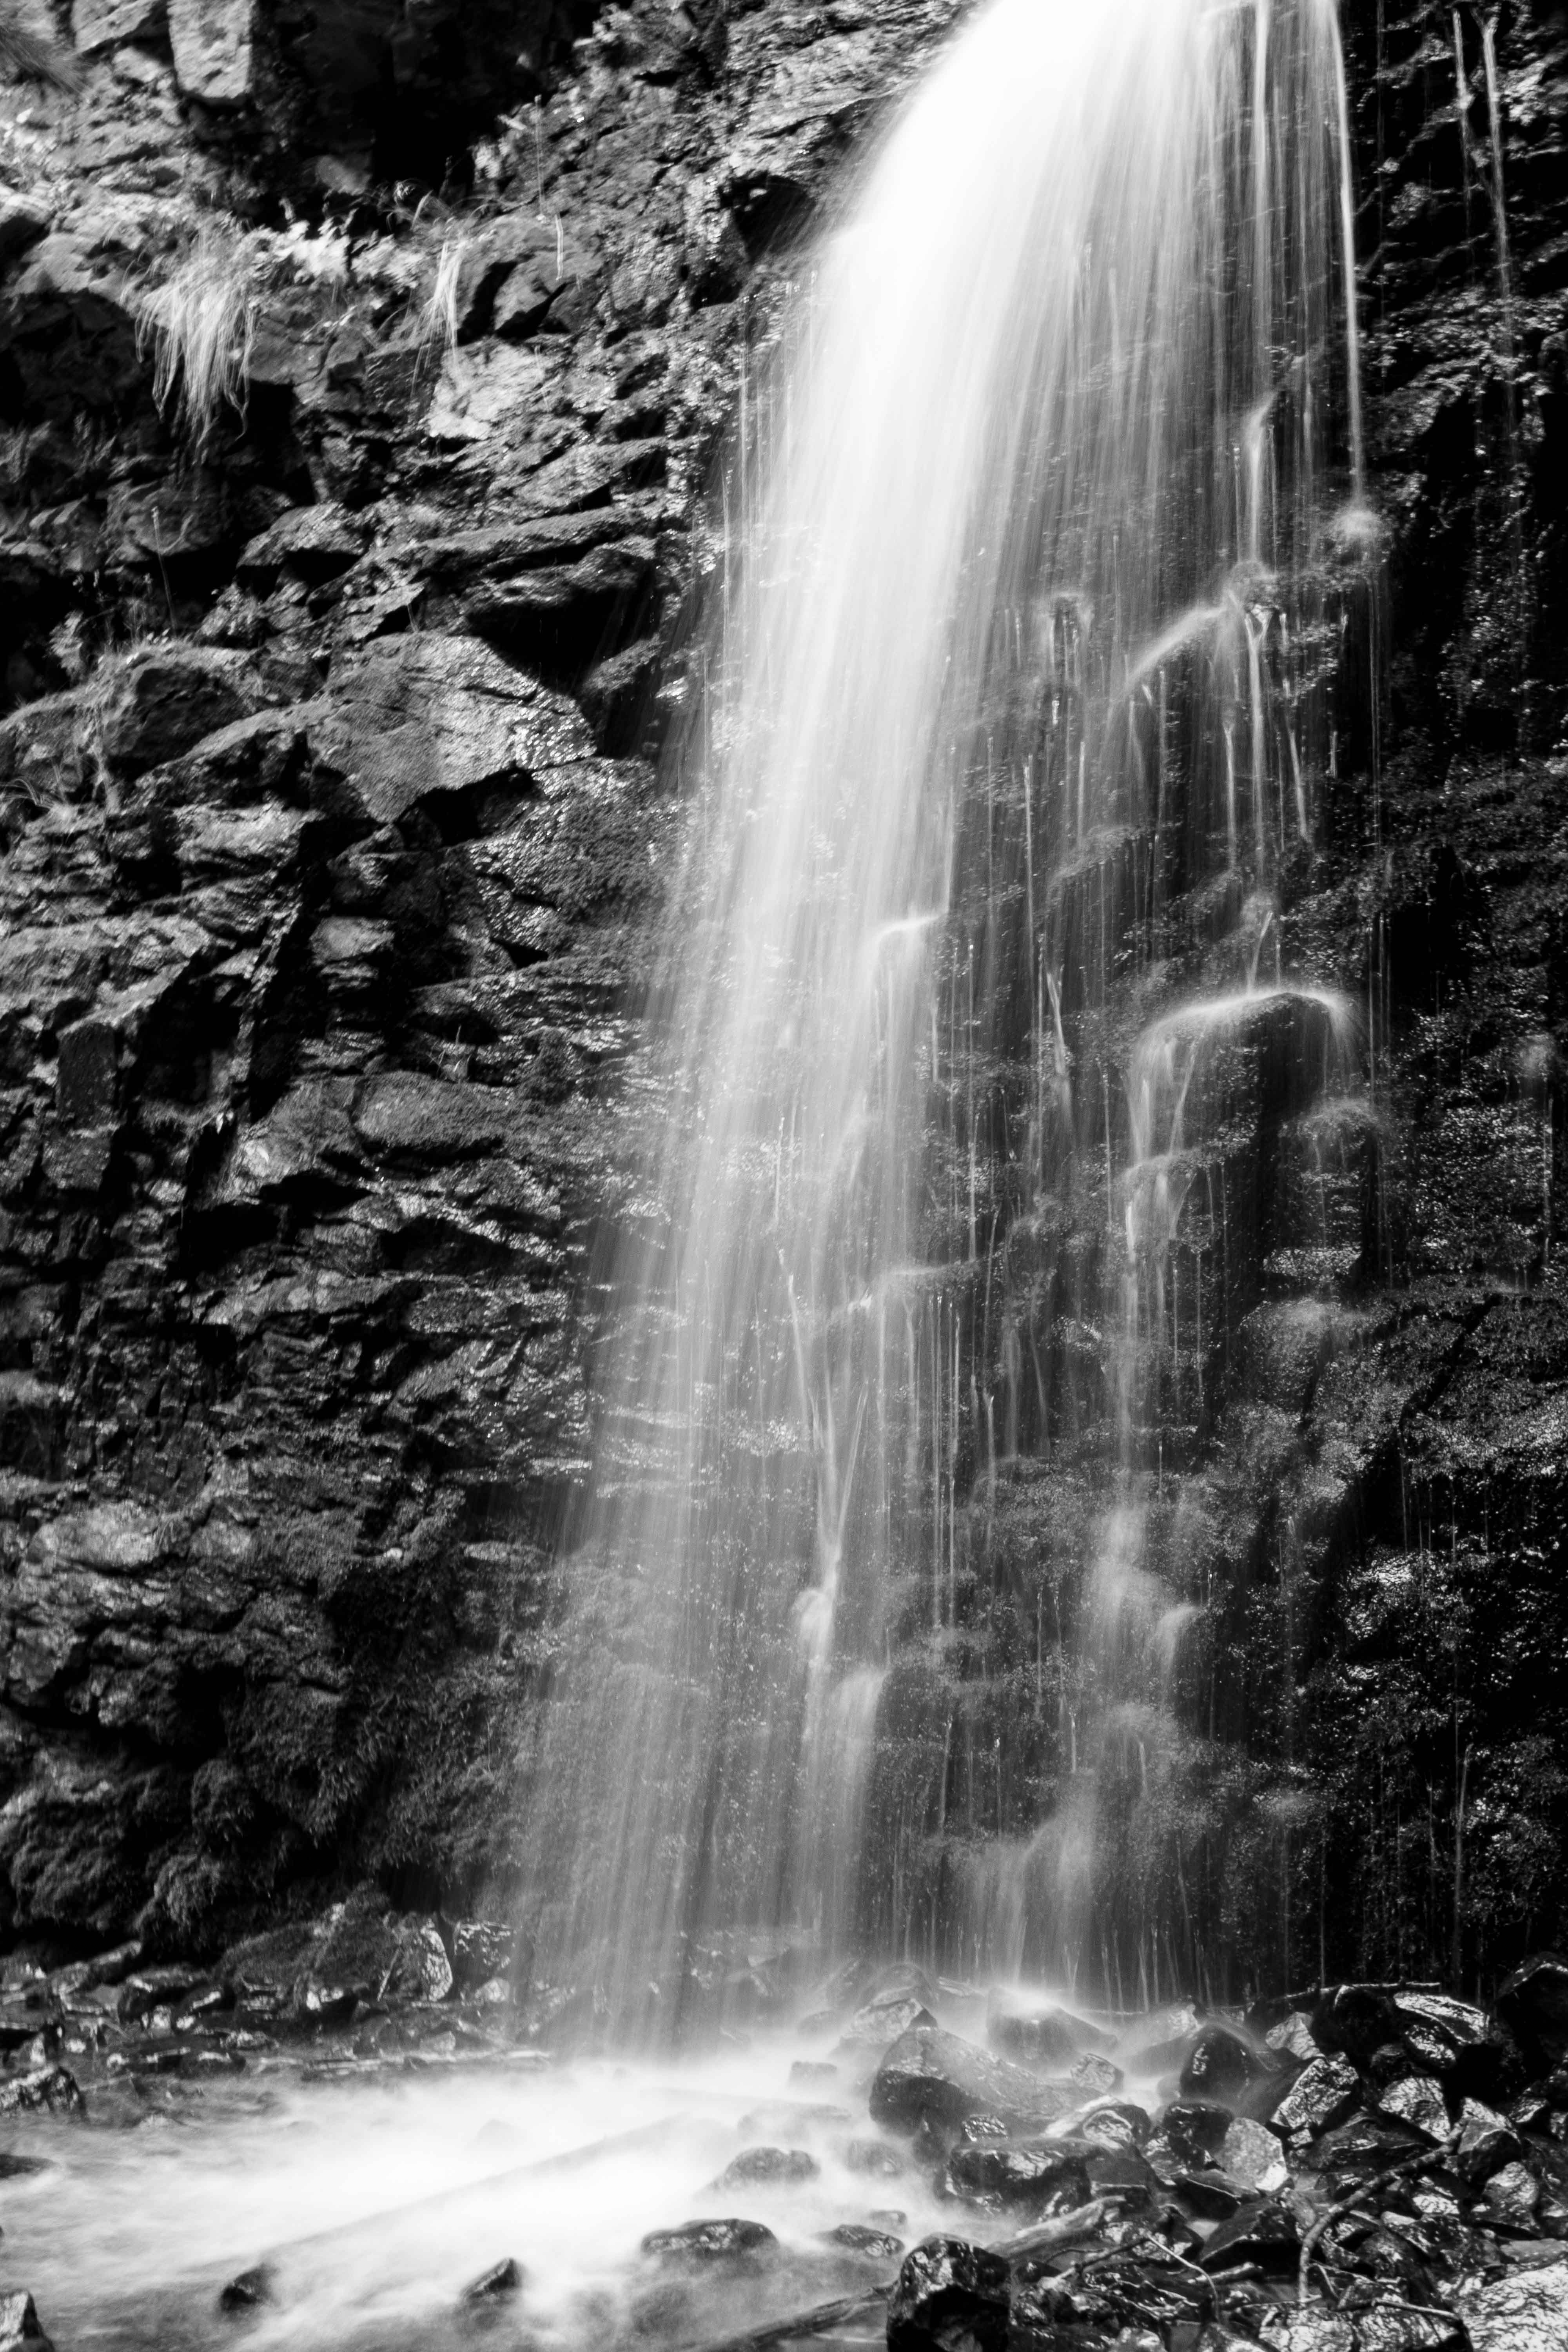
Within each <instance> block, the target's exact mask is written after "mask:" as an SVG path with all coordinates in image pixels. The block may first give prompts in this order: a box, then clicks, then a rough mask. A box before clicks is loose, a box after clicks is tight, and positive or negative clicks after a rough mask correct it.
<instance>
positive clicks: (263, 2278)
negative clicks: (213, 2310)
mask: <svg viewBox="0 0 1568 2352" xmlns="http://www.w3.org/2000/svg"><path fill="white" fill-rule="evenodd" d="M273 2284H274V2279H273V2272H272V2265H271V2263H256V2264H255V2265H254V2267H253V2268H252V2269H250V2270H247V2271H241V2272H240V2273H238V2275H237V2277H235V2278H231V2279H230V2280H229V2282H228V2284H227V2285H226V2287H225V2288H224V2289H223V2290H222V2292H221V2293H220V2294H219V2295H218V2299H217V2307H218V2309H219V2310H220V2311H259V2310H260V2309H261V2307H262V2305H264V2304H268V2303H270V2302H271V2300H272V2290H273Z"/></svg>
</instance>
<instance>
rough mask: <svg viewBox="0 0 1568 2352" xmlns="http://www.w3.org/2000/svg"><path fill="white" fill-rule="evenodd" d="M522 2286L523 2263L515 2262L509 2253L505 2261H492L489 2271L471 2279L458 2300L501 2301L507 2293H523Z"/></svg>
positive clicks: (483, 2302) (475, 2301)
mask: <svg viewBox="0 0 1568 2352" xmlns="http://www.w3.org/2000/svg"><path fill="white" fill-rule="evenodd" d="M522 2287H523V2270H522V2265H521V2263H517V2262H514V2261H513V2260H512V2258H511V2256H510V2254H509V2255H508V2256H507V2257H506V2259H505V2261H504V2262H499V2263H492V2264H491V2266H490V2268H489V2270H488V2271H481V2272H480V2273H479V2277H478V2278H476V2279H470V2280H469V2281H468V2285H467V2286H466V2287H465V2288H464V2289H463V2292H462V2294H461V2295H460V2296H459V2297H458V2301H459V2302H461V2303H478V2304H486V2303H499V2302H500V2301H501V2300H502V2299H503V2298H504V2297H505V2296H507V2295H512V2294H521V2292H522Z"/></svg>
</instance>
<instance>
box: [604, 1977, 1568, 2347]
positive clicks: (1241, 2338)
mask: <svg viewBox="0 0 1568 2352" xmlns="http://www.w3.org/2000/svg"><path fill="white" fill-rule="evenodd" d="M910 1975H911V1972H910V1971H908V1970H903V1971H899V1972H897V1974H896V1975H895V1977H894V1979H892V1980H891V1981H890V1982H889V1984H888V1985H887V1986H886V1988H885V1989H884V1991H883V1993H882V1995H881V1997H879V1998H877V1999H873V2000H872V2001H871V2002H869V2003H868V2005H867V2006H866V2007H864V2008H863V2009H862V2010H861V2011H859V2012H858V2014H857V2015H856V2017H855V2018H854V2019H853V2021H851V2023H850V2025H849V2027H848V2029H847V2032H846V2035H845V2038H844V2041H843V2042H841V2043H840V2053H839V2054H840V2060H841V2061H842V2062H844V2063H845V2064H846V2067H847V2071H851V2072H852V2071H853V2068H854V2063H855V2060H856V2058H857V2056H858V2055H860V2056H863V2055H864V2053H865V2052H866V2051H867V2049H868V2047H874V2045H875V2043H876V2042H877V2041H878V2040H879V2037H880V2036H881V2035H882V2034H883V2033H884V2032H887V2031H888V2030H889V2029H890V2028H894V2027H896V2028H897V2029H899V2030H898V2032H897V2036H896V2038H895V2039H893V2040H892V2041H891V2042H890V2046H889V2047H888V2048H887V2049H886V2051H885V2053H884V2054H883V2055H882V2056H881V2058H880V2061H879V2063H878V2064H877V2066H876V2071H875V2074H873V2075H872V2077H871V2081H870V2085H869V2111H870V2118H871V2121H872V2123H873V2124H876V2125H878V2126H880V2127H881V2132H882V2134H883V2135H885V2137H878V2138H868V2139H865V2140H860V2141H852V2142H851V2143H850V2147H849V2151H848V2156H849V2161H850V2163H851V2165H852V2167H853V2168H857V2169H862V2170H865V2171H866V2172H868V2174H870V2175H871V2176H873V2177H874V2178H878V2179H886V2182H887V2184H888V2185H887V2188H886V2190H885V2194H886V2195H887V2196H888V2197H889V2199H896V2195H897V2181H898V2179H899V2178H900V2176H901V2175H902V2176H908V2175H909V2174H910V2172H913V2171H923V2172H925V2173H926V2174H927V2175H928V2176H929V2177H930V2178H931V2181H932V2185H933V2186H934V2188H935V2189H936V2191H937V2194H938V2195H939V2197H942V2198H945V2199H947V2200H951V2201H952V2206H953V2224H952V2232H951V2234H947V2235H942V2236H939V2237H933V2238H929V2239H927V2240H926V2241H924V2242H922V2243H921V2244H920V2245H917V2246H916V2247H914V2248H913V2249H912V2250H911V2251H910V2252H908V2253H907V2254H906V2255H905V2258H904V2261H903V2264H902V2267H901V2269H900V2272H899V2274H898V2278H897V2281H896V2282H895V2283H894V2284H893V2285H892V2287H891V2291H890V2294H889V2297H888V2343H889V2352H971V2347H973V2352H1000V2347H1002V2346H1004V2345H1006V2346H1008V2347H1011V2352H1069V2347H1075V2346H1079V2347H1085V2352H1088V2347H1097V2346H1100V2345H1104V2344H1109V2343H1111V2342H1115V2343H1117V2344H1120V2345H1122V2346H1125V2347H1128V2352H1227V2347H1241V2346H1243V2345H1246V2344H1261V2345H1264V2346H1267V2347H1273V2352H1444V2347H1462V2346H1464V2345H1466V2344H1472V2345H1474V2346H1475V2347H1478V2352H1505V2347H1506V2352H1535V2347H1547V2346H1561V2345H1563V2344H1568V2145H1565V2144H1564V2142H1565V2138H1568V2068H1565V2067H1564V2065H1563V2054H1564V2051H1565V2050H1568V1962H1565V1961H1563V1960H1561V1959H1559V1958H1554V1957H1551V1956H1541V1957H1538V1958H1535V1959H1534V1960H1532V1961H1531V1962H1529V1963H1527V1964H1526V1966H1525V1967H1524V1968H1523V1969H1521V1970H1520V1971H1519V1972H1518V1973H1517V1974H1516V1975H1515V1976H1514V1977H1513V1978H1512V1979H1510V1981H1509V1983H1508V1984H1507V1985H1506V1986H1505V1987H1504V1989H1503V1991H1502V1993H1501V1995H1500V1999H1499V2004H1498V2008H1497V2011H1495V2012H1489V2011H1485V2010H1482V2009H1479V2008H1477V2007H1475V2006H1473V2005H1472V2004H1470V2003H1469V2002H1467V2001H1463V2000H1456V1999H1454V1998H1452V1997H1451V1996H1449V1995H1447V1994H1445V1993H1443V1992H1441V1991H1439V1990H1436V1989H1433V1988H1428V1987H1424V1986H1365V1985H1354V1986H1342V1987H1340V1988H1338V1989H1337V1990H1333V1991H1331V1992H1327V1993H1323V1994H1321V1995H1319V1996H1317V1997H1315V1998H1312V1997H1309V1999H1308V2000H1307V2002H1306V2003H1305V2004H1304V2005H1292V2004H1291V2003H1289V2001H1285V2002H1276V2003H1273V2004H1265V2005H1262V2006H1259V2007H1258V2008H1255V2009H1254V2010H1252V2011H1249V2012H1247V2015H1246V2017H1245V2018H1242V2017H1240V2016H1238V2015H1237V2013H1235V2012H1229V2013H1227V2016H1226V2018H1224V2019H1221V2018H1220V2017H1218V2016H1208V2017H1205V2016H1201V2015H1200V2014H1199V2013H1198V2012H1197V2011H1194V2009H1193V2008H1191V2007H1190V2006H1187V2005H1185V2004H1183V2005H1181V2006H1179V2007H1177V2008H1174V2009H1167V2010H1162V2011H1154V2012H1152V2013H1151V2014H1149V2015H1146V2016H1143V2017H1140V2018H1138V2019H1135V2020H1133V2021H1131V2022H1130V2023H1129V2022H1125V2021H1122V2022H1121V2024H1120V2026H1119V2028H1117V2029H1115V2030H1113V2029H1111V2028H1110V2027H1108V2026H1106V2025H1103V2024H1097V2023H1095V2022H1093V2021H1090V2020H1089V2019H1086V2018H1082V2017H1079V2016H1076V2015H1074V2014H1072V2013H1071V2012H1069V2011H1066V2010H1064V2009H1058V2008H1047V2009H1040V2010H1033V2011H1031V2010H1027V2009H1023V2008H1009V2007H998V2006H997V2005H995V2004H993V2009H992V2014H991V2018H990V2025H989V2039H990V2042H991V2043H992V2045H993V2046H992V2048H990V2049H989V2050H987V2049H983V2048H980V2047H979V2046H977V2045H976V2044H974V2043H973V2042H966V2041H964V2040H963V2039H961V2038H960V2037H959V2036H958V2035H956V2034H953V2033H951V2032H946V2031H944V2030H943V2029H942V2027H941V2026H940V2025H939V2024H938V2023H937V2022H936V2021H935V2018H934V2017H933V2015H932V2014H931V2010H930V2009H929V2008H928V2007H926V2005H925V2002H924V2000H923V1999H922V1997H921V1994H922V1989H921V1987H919V1986H918V1985H911V1984H910ZM808 2071H809V2073H810V2074H811V2075H812V2076H813V2077H815V2078H816V2080H817V2081H821V2080H823V2079H824V2078H825V2076H826V2069H824V2068H821V2067H812V2068H810V2069H809V2070H808ZM1130 2077H1131V2078H1132V2079H1133V2080H1134V2081H1136V2082H1138V2083H1140V2084H1142V2083H1146V2082H1147V2080H1148V2079H1149V2078H1150V2077H1152V2078H1154V2080H1155V2081H1156V2083H1157V2084H1158V2093H1157V2097H1156V2101H1155V2103H1154V2104H1153V2105H1143V2104H1142V2103H1140V2101H1138V2100H1136V2099H1133V2098H1131V2097H1129V2096H1127V2095H1125V2089H1126V2084H1127V2082H1128V2080H1129V2078H1130ZM792 2162H799V2163H802V2164H803V2165H804V2166H809V2164H810V2159H809V2158H804V2157H802V2156H801V2155H799V2154H798V2153H797V2152H795V2151H790V2150H785V2149H764V2148H753V2149H751V2150H748V2151H747V2152H746V2153H745V2154H744V2155H742V2157H741V2158H739V2159H737V2162H736V2163H735V2164H734V2165H733V2166H731V2168H730V2169H729V2171H728V2172H727V2173H726V2174H725V2175H724V2176H723V2178H722V2179H721V2181H720V2182H718V2183H716V2184H715V2186H716V2188H718V2189H724V2188H727V2187H728V2188H740V2187H741V2186H742V2185H743V2184H744V2183H745V2182H747V2181H748V2180H749V2181H752V2182H753V2183H755V2182H759V2181H762V2180H767V2181H769V2182H770V2183H774V2184H776V2183H777V2181H778V2180H779V2179H783V2178H788V2177H789V2175H788V2172H787V2170H786V2168H787V2167H788V2166H789V2165H790V2164H791V2163H792ZM880 2218H881V2219H882V2220H884V2221H886V2222H887V2223H888V2224H889V2225H890V2224H893V2223H896V2221H898V2219H899V2218H900V2217H899V2213H898V2210H897V2207H896V2204H895V2205H894V2206H893V2207H892V2209H891V2210H887V2211H886V2212H885V2213H884V2214H883V2215H882V2216H881V2217H880ZM767 2235H768V2233H766V2232H765V2231H763V2230H762V2228H761V2225H760V2224H758V2223H756V2222H754V2221H746V2220H744V2219H743V2218H741V2217H736V2218H735V2219H733V2220H731V2221H700V2222H691V2223H689V2224H687V2225H686V2226H685V2228H684V2229H681V2230H670V2231H661V2232H658V2233H657V2234H656V2235H655V2236H654V2237H652V2238H650V2239H649V2240H647V2242H646V2243H645V2252H648V2253H651V2254H653V2255H655V2256H657V2257H658V2258H659V2259H661V2260H664V2261H666V2262H668V2261H671V2260H679V2261H680V2262H682V2263H692V2262H695V2261H699V2260H702V2261H706V2262H715V2261H725V2262H743V2263H750V2264H755V2263H758V2262H759V2260H760V2259H763V2257H764V2255H765V2252H766V2242H767ZM835 2235H836V2236H837V2239H838V2240H839V2242H841V2243H844V2244H849V2243H852V2242H854V2239H855V2235H856V2233H855V2232H854V2231H852V2230H848V2229H846V2230H841V2231H838V2232H836V2233H835ZM858 2235H859V2238H860V2241H861V2242H862V2244H863V2245H864V2250H865V2252H867V2254H868V2256H869V2257H870V2258H871V2259H876V2258H878V2257H881V2256H889V2255H891V2254H893V2253H901V2252H904V2249H903V2247H902V2245H901V2244H900V2242H899V2241H898V2239H897V2238H896V2236H894V2235H892V2234H891V2232H890V2230H889V2233H888V2234H882V2235H879V2233H878V2232H877V2231H875V2230H870V2229H867V2230H863V2231H860V2232H859V2233H858ZM776 2333H777V2334H779V2335H780V2336H782V2335H783V2334H784V2330H783V2329H780V2330H778V2331H776Z"/></svg>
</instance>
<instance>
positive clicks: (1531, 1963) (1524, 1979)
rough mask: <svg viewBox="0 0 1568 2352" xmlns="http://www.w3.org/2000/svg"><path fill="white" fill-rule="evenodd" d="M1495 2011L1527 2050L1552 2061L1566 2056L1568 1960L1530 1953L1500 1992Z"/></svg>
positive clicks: (1558, 1953)
mask: <svg viewBox="0 0 1568 2352" xmlns="http://www.w3.org/2000/svg"><path fill="white" fill-rule="evenodd" d="M1497 2011H1498V2015H1499V2016H1500V2018H1501V2020H1502V2021H1503V2023H1504V2024H1505V2025H1506V2026H1508V2027H1509V2028H1510V2031H1511V2032H1513V2033H1514V2035H1515V2036H1516V2037H1517V2038H1518V2040H1519V2041H1520V2042H1522V2043H1524V2044H1525V2046H1526V2047H1527V2048H1528V2049H1531V2050H1532V2051H1536V2052H1539V2053H1541V2054H1542V2056H1543V2057H1545V2058H1548V2059H1552V2060H1555V2059H1558V2058H1561V2057H1563V2055H1564V2054H1565V2053H1568V1959H1565V1958H1563V1955H1562V1953H1561V1952H1534V1953H1532V1954H1531V1957H1530V1958H1529V1959H1527V1960H1525V1961H1523V1962H1521V1965H1520V1966H1519V1967H1518V1968H1517V1969H1515V1970H1514V1972H1513V1974H1512V1975H1511V1976H1510V1977H1509V1978H1507V1979H1505V1981H1504V1983H1503V1984H1502V1985H1501V1987H1500V1989H1499V1992H1498V1997H1497Z"/></svg>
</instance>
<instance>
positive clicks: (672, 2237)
mask: <svg viewBox="0 0 1568 2352" xmlns="http://www.w3.org/2000/svg"><path fill="white" fill-rule="evenodd" d="M777 2244H778V2240H777V2239H776V2238H775V2237H774V2235H773V2231H771V2230H770V2229H769V2228H768V2227H767V2226H766V2224H765V2223H764V2222H762V2221H682V2222H679V2224H678V2225H677V2226H676V2227H675V2228H674V2229H672V2230H650V2231H649V2232H648V2234H647V2237H646V2238H644V2240H643V2242H642V2251H643V2252H644V2253H645V2254H650V2255H652V2256H653V2258H654V2259H655V2261H657V2262H660V2263H665V2264H666V2265H668V2267H669V2268H671V2269H675V2270H681V2269H690V2270H700V2269H703V2268H706V2266H707V2265H708V2264H710V2263H738V2264H744V2265H746V2266H748V2267H750V2266H752V2265H754V2264H756V2263H764V2262H766V2261H768V2260H769V2259H770V2257H771V2255H772V2253H773V2249H774V2248H775V2247H776V2246H777Z"/></svg>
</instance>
